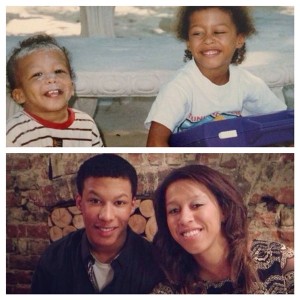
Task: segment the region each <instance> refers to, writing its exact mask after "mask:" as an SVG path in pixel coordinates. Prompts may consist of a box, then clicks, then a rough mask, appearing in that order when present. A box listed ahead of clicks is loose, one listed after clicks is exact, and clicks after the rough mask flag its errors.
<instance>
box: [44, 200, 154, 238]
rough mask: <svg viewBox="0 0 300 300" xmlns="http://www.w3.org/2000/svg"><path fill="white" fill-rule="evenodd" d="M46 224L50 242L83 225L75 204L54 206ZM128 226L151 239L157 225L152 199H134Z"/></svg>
mask: <svg viewBox="0 0 300 300" xmlns="http://www.w3.org/2000/svg"><path fill="white" fill-rule="evenodd" d="M48 225H49V228H50V230H49V234H50V240H51V241H52V242H54V241H56V240H59V239H61V238H62V237H63V236H65V235H67V234H69V233H70V232H72V231H75V230H77V229H80V228H83V227H84V223H83V218H82V214H81V211H80V210H79V209H78V208H77V207H76V206H68V207H56V208H54V209H53V210H52V212H51V213H50V215H49V217H48ZM129 226H130V227H131V229H132V230H133V231H134V232H136V233H138V234H140V235H142V236H144V237H145V238H146V239H148V240H149V241H152V240H153V237H154V235H155V233H156V231H157V225H156V220H155V215H154V208H153V202H152V200H150V199H145V200H136V208H135V211H134V213H133V214H132V215H131V217H130V219H129Z"/></svg>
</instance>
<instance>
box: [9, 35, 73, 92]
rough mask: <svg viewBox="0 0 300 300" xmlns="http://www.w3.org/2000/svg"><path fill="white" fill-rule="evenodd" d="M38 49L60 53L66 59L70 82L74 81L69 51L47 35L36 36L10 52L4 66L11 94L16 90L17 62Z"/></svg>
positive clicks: (22, 42)
mask: <svg viewBox="0 0 300 300" xmlns="http://www.w3.org/2000/svg"><path fill="white" fill-rule="evenodd" d="M40 49H49V50H51V49H52V50H59V51H62V52H63V54H64V55H65V58H66V62H67V67H68V70H69V73H70V76H71V79H72V81H74V80H75V73H74V71H73V69H72V67H71V56H70V53H69V51H68V50H67V49H66V48H65V47H62V46H60V45H59V44H58V42H57V41H56V39H55V38H53V37H51V36H49V35H47V34H37V35H33V36H31V37H29V38H27V39H25V40H23V41H21V42H19V45H18V47H15V48H14V49H12V51H11V54H10V57H9V59H8V61H7V64H6V78H7V83H8V86H9V89H10V91H11V92H12V91H13V90H14V89H15V88H17V85H18V82H17V74H16V67H17V62H18V60H19V59H20V58H22V57H24V56H25V55H28V54H30V53H32V52H34V51H36V50H40Z"/></svg>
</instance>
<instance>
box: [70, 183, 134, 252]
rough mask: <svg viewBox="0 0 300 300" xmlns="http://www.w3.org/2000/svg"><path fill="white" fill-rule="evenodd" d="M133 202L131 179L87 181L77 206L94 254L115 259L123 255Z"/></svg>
mask: <svg viewBox="0 0 300 300" xmlns="http://www.w3.org/2000/svg"><path fill="white" fill-rule="evenodd" d="M134 200H135V199H134V198H133V196H132V190H131V185H130V181H129V180H128V179H125V178H112V177H89V178H87V179H86V180H85V181H84V185H83V192H82V196H80V195H78V196H77V198H76V204H77V207H78V208H79V209H80V210H81V212H82V215H83V220H84V224H85V228H86V233H87V237H88V240H89V242H90V244H91V247H92V249H91V250H92V251H93V252H94V253H95V254H98V255H99V256H101V255H102V254H104V253H109V254H111V255H110V256H112V255H116V254H117V253H118V252H119V251H120V249H121V248H122V246H123V244H124V242H125V240H126V230H127V225H128V220H129V217H130V215H131V213H132V212H133V210H134Z"/></svg>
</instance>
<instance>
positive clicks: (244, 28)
mask: <svg viewBox="0 0 300 300" xmlns="http://www.w3.org/2000/svg"><path fill="white" fill-rule="evenodd" d="M208 8H219V9H221V10H222V11H224V12H226V13H228V14H229V15H230V16H231V19H232V21H233V23H234V25H235V27H236V29H237V33H238V34H243V35H244V36H245V37H250V36H251V35H253V34H255V33H257V31H256V29H255V25H254V21H253V18H252V16H251V11H250V8H249V7H247V6H182V7H179V9H178V11H177V16H176V22H175V28H174V30H175V34H176V37H177V38H178V39H179V40H182V41H188V39H189V35H188V33H189V27H190V16H191V14H192V13H193V12H195V11H199V10H204V9H208ZM245 56H246V43H244V45H243V47H242V48H240V49H237V50H236V51H235V53H234V55H233V57H232V60H231V63H232V64H236V65H237V64H241V63H242V62H243V61H244V59H245ZM190 59H192V54H191V52H190V51H189V50H185V61H187V60H190Z"/></svg>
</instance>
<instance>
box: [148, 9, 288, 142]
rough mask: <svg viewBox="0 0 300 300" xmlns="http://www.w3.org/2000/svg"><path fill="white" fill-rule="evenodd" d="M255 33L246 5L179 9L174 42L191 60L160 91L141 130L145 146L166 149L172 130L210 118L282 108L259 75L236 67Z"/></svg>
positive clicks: (206, 120) (267, 111)
mask: <svg viewBox="0 0 300 300" xmlns="http://www.w3.org/2000/svg"><path fill="white" fill-rule="evenodd" d="M255 32H256V30H255V27H254V24H253V21H252V18H251V16H250V14H249V11H248V9H247V7H234V6H231V7H230V6H224V7H215V6H214V7H209V6H203V7H195V6H189V7H181V8H180V9H179V11H178V15H177V25H176V34H177V38H179V39H180V40H183V41H185V42H186V46H187V50H186V58H187V59H191V61H189V62H188V63H187V64H186V65H185V66H184V67H183V68H182V69H181V70H179V71H178V72H177V73H176V75H175V77H174V78H173V79H172V80H171V81H170V82H168V83H167V84H166V85H164V86H163V87H162V89H161V90H160V92H159V94H158V96H157V98H156V100H155V101H154V103H153V105H152V108H151V110H150V112H149V115H148V117H147V119H146V121H145V126H146V127H147V128H150V130H149V134H148V140H147V146H161V147H164V146H168V139H169V137H170V135H171V134H172V133H173V132H174V133H175V132H180V131H182V130H184V129H187V128H189V127H191V126H195V125H198V124H201V123H204V122H208V121H212V120H220V119H226V118H233V117H238V116H247V115H255V114H266V113H272V112H276V111H280V110H285V109H286V105H285V103H283V101H281V100H280V99H278V98H277V97H276V96H275V95H274V94H273V93H272V92H271V90H270V89H269V88H268V86H267V85H266V84H265V82H263V80H261V79H260V78H258V77H255V76H254V75H252V74H250V73H249V72H247V71H246V70H244V69H241V68H239V67H238V66H237V65H238V64H240V63H241V62H242V61H243V60H244V58H245V53H246V44H245V40H246V38H247V37H249V36H251V35H252V34H254V33H255Z"/></svg>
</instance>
